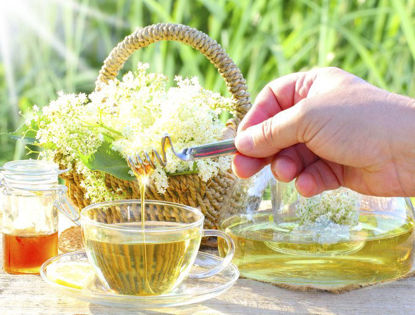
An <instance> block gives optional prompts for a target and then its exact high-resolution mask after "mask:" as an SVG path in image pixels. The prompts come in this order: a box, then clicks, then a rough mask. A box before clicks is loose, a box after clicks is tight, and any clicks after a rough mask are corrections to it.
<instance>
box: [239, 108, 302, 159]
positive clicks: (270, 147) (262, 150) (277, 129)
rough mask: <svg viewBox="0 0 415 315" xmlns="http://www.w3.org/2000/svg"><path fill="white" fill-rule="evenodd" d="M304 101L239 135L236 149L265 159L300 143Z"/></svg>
mask: <svg viewBox="0 0 415 315" xmlns="http://www.w3.org/2000/svg"><path fill="white" fill-rule="evenodd" d="M303 103H304V102H303V101H301V102H299V103H297V104H296V105H294V106H292V107H290V108H287V109H285V110H283V111H281V112H279V113H277V114H276V115H275V116H273V117H271V118H268V119H267V120H265V121H263V122H261V123H259V124H257V125H254V126H251V127H249V128H247V129H245V130H244V131H242V132H240V133H238V134H237V136H236V139H235V145H236V148H237V149H238V151H239V152H240V153H242V154H243V155H246V156H250V157H257V158H265V157H269V156H272V155H274V154H276V153H278V152H279V151H281V150H282V149H285V148H287V147H290V146H292V145H295V144H297V143H299V142H300V141H299V140H298V129H299V126H300V121H301V116H302V115H301V113H302V110H301V108H302V107H303Z"/></svg>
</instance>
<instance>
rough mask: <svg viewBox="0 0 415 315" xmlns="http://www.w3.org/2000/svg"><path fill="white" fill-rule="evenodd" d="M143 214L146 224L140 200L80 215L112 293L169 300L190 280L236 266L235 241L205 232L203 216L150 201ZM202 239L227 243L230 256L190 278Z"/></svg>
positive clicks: (189, 209) (108, 204)
mask: <svg viewBox="0 0 415 315" xmlns="http://www.w3.org/2000/svg"><path fill="white" fill-rule="evenodd" d="M144 214H145V216H144V220H142V218H141V202H140V201H139V200H120V201H110V202H103V203H97V204H93V205H90V206H88V207H86V208H84V209H83V210H82V212H81V225H82V234H83V239H84V245H85V249H86V253H87V256H88V259H89V261H90V263H91V264H92V265H93V267H94V269H95V272H96V274H97V276H98V277H99V278H100V280H101V281H102V282H103V283H104V284H105V285H106V286H107V287H108V289H111V290H113V291H115V292H117V293H119V294H129V295H160V294H165V293H168V292H171V291H172V290H174V289H175V288H176V287H177V286H178V285H179V284H180V283H181V282H182V281H183V280H184V279H185V278H186V277H192V278H207V277H211V276H213V275H215V274H217V273H219V272H220V271H221V270H223V269H224V268H225V267H226V266H227V265H228V264H229V263H230V261H231V260H232V257H233V253H234V244H233V242H232V239H231V238H230V237H229V236H228V235H226V234H225V233H223V232H221V231H217V230H203V220H204V216H203V214H202V213H201V212H200V211H199V210H197V209H195V208H192V207H189V206H185V205H180V204H176V203H171V202H162V201H151V200H149V201H146V202H145V206H144ZM204 236H217V237H221V238H223V239H224V240H225V241H226V242H227V244H228V248H229V249H230V250H228V252H227V255H226V257H225V258H224V259H223V260H222V261H221V263H220V264H218V265H216V266H214V267H213V268H212V269H210V270H207V271H204V272H201V273H190V270H191V268H192V266H193V264H194V261H195V259H196V256H197V253H198V250H199V246H200V241H201V238H202V237H204Z"/></svg>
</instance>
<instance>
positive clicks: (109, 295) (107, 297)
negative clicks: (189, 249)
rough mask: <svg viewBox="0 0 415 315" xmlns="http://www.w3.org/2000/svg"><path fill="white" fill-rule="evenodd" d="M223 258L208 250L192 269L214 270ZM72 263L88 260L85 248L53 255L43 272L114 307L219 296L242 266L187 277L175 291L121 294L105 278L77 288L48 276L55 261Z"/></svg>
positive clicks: (66, 290) (69, 290)
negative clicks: (156, 293) (212, 274)
mask: <svg viewBox="0 0 415 315" xmlns="http://www.w3.org/2000/svg"><path fill="white" fill-rule="evenodd" d="M222 260H223V258H221V257H218V256H215V255H211V254H208V253H204V252H199V253H198V254H197V257H196V260H195V263H194V266H193V267H192V272H201V271H205V270H207V269H210V268H212V267H214V266H215V265H217V264H218V263H219V262H221V261H222ZM69 262H78V263H79V262H81V263H82V262H84V263H85V262H88V258H87V256H86V253H85V251H77V252H71V253H67V254H62V255H59V256H56V257H53V258H51V259H49V260H48V261H46V262H45V263H44V264H43V265H42V267H41V269H40V275H41V276H42V278H43V280H45V281H46V282H47V283H48V284H50V285H51V286H52V287H54V288H56V289H59V290H60V291H61V293H63V294H65V295H69V296H71V297H74V298H77V299H80V300H83V301H86V302H89V303H94V304H101V305H105V306H112V307H123V308H135V309H150V308H160V307H173V306H179V305H187V304H193V303H199V302H202V301H205V300H208V299H211V298H213V297H216V296H218V295H220V294H222V293H224V292H225V291H227V290H228V289H229V288H230V287H232V285H233V284H234V283H235V282H236V280H237V279H238V277H239V271H238V268H237V267H236V266H235V265H233V264H229V265H228V266H227V267H226V268H225V269H224V270H222V271H221V272H219V273H218V274H216V275H214V276H212V277H210V278H205V279H189V278H187V279H185V280H184V281H183V282H182V283H181V284H180V285H179V286H178V287H177V288H176V289H175V290H173V291H172V292H170V293H167V294H162V295H156V296H136V295H122V294H117V293H115V292H113V291H111V290H108V289H106V288H105V286H104V285H102V283H101V281H100V280H99V279H98V278H97V277H95V280H94V281H93V283H92V284H91V285H89V286H88V287H87V288H82V289H77V288H73V287H69V286H66V285H63V284H59V283H57V282H55V281H53V280H52V279H51V277H50V276H48V269H49V268H51V266H53V265H55V264H60V263H69Z"/></svg>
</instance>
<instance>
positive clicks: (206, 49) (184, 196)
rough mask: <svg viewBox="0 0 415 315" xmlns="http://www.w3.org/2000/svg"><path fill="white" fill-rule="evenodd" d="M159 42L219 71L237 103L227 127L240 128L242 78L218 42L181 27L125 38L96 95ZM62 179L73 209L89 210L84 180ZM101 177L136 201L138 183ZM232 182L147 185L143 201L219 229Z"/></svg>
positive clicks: (228, 176) (185, 180)
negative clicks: (191, 211)
mask: <svg viewBox="0 0 415 315" xmlns="http://www.w3.org/2000/svg"><path fill="white" fill-rule="evenodd" d="M162 40H172V41H178V42H182V43H185V44H187V45H189V46H191V47H193V48H195V49H197V50H198V51H200V52H201V53H202V54H203V55H205V56H206V58H207V59H209V61H210V62H211V63H212V64H213V65H214V66H215V67H216V68H217V69H218V70H219V73H220V74H221V76H222V77H223V79H224V80H225V82H226V85H227V88H228V90H229V92H230V93H231V94H232V98H233V100H234V102H235V104H236V117H234V118H233V120H231V121H229V122H228V124H227V126H228V128H231V129H233V131H235V130H236V127H237V125H238V123H239V122H240V120H241V119H242V118H243V116H244V115H245V114H246V112H247V111H248V110H249V108H250V106H251V103H250V98H249V94H248V92H247V86H246V82H245V79H244V78H243V76H242V74H241V72H240V70H239V69H238V67H237V66H236V65H235V64H234V63H233V61H232V60H231V58H230V57H229V56H228V55H227V54H226V52H225V51H224V50H223V49H222V47H221V46H220V45H219V44H218V43H217V42H216V41H214V40H213V39H211V38H210V37H209V36H207V35H206V34H204V33H202V32H200V31H198V30H196V29H194V28H191V27H188V26H185V25H180V24H168V23H165V24H164V23H163V24H155V25H150V26H147V27H144V28H140V29H138V30H136V31H135V32H134V33H133V34H131V35H129V36H127V37H126V38H125V39H124V40H123V41H122V42H120V43H119V44H118V45H117V46H116V47H115V48H114V49H113V50H112V51H111V53H110V54H109V56H108V57H107V59H106V60H105V62H104V65H103V66H102V68H101V70H100V72H99V76H98V78H97V81H96V83H95V87H96V90H99V89H100V86H102V84H105V83H107V82H108V81H109V80H111V79H114V78H115V77H116V76H117V74H118V72H119V70H120V69H121V68H122V66H123V65H124V63H125V61H126V60H127V59H128V58H129V57H130V56H131V55H132V54H133V53H134V51H136V50H138V49H140V48H143V47H146V46H148V45H150V44H152V43H155V42H158V41H162ZM228 134H229V132H228ZM61 176H62V178H63V179H64V180H65V182H66V185H67V187H68V193H69V196H70V198H71V199H72V201H73V202H74V204H75V205H76V206H77V207H78V208H79V209H82V208H83V207H85V206H87V205H89V204H90V200H88V199H86V198H85V197H84V196H85V189H84V188H83V187H81V185H80V182H81V181H82V179H83V178H82V176H81V175H80V174H78V173H76V172H75V171H72V172H69V173H66V174H62V175H61ZM105 176H106V185H107V186H108V187H109V188H110V189H112V190H113V191H116V190H117V189H119V188H121V189H122V191H123V193H124V194H125V195H126V196H127V198H129V199H138V198H140V193H139V189H138V184H137V183H136V182H135V181H125V180H122V179H119V178H116V177H114V176H111V175H109V174H106V175H105ZM236 183H237V180H236V178H235V176H234V175H233V174H232V173H231V172H230V171H229V172H228V173H220V174H219V175H217V176H216V177H214V178H212V179H210V180H209V181H208V182H203V181H202V180H201V179H200V178H199V176H198V175H196V174H191V175H176V176H169V187H168V189H167V191H166V192H165V193H164V194H160V193H158V192H157V189H156V187H155V186H154V185H153V184H151V183H150V185H149V187H148V188H147V192H146V199H153V200H165V201H171V202H177V203H181V204H185V205H189V206H193V207H197V208H199V209H200V210H201V211H202V212H203V214H204V215H205V227H207V228H218V225H219V213H220V211H226V209H227V208H228V207H229V198H230V197H231V196H230V194H231V193H232V191H233V190H234V186H235V184H236Z"/></svg>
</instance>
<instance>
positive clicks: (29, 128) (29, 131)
mask: <svg viewBox="0 0 415 315" xmlns="http://www.w3.org/2000/svg"><path fill="white" fill-rule="evenodd" d="M38 130H39V127H38V125H37V123H36V122H35V120H34V119H32V120H31V121H30V125H26V124H23V125H21V126H20V127H19V128H17V129H16V130H15V131H14V132H10V133H8V135H9V136H10V137H11V138H13V139H16V140H17V139H22V140H24V142H26V143H30V144H35V141H36V134H37V131H38Z"/></svg>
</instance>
